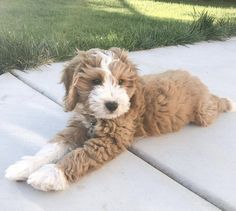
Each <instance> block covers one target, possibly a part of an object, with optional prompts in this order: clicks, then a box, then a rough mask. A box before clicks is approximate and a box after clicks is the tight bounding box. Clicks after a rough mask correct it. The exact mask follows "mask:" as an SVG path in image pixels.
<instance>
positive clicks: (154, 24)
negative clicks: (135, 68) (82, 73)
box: [0, 0, 236, 72]
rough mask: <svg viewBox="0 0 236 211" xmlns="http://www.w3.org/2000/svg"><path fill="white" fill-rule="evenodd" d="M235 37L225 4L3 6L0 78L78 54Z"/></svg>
mask: <svg viewBox="0 0 236 211" xmlns="http://www.w3.org/2000/svg"><path fill="white" fill-rule="evenodd" d="M235 34H236V2H235V1H229V0H182V1H181V0H172V1H171V0H159V1H151V0H129V1H128V0H50V1H48V0H37V1H34V0H1V1H0V72H1V71H2V72H3V71H8V70H10V69H12V68H18V69H24V68H28V67H32V66H36V65H39V64H42V63H47V62H50V61H59V60H65V59H68V58H70V57H72V56H73V55H74V53H75V49H76V48H79V49H89V48H95V47H98V48H109V47H112V46H118V47H123V48H126V49H129V50H139V49H148V48H154V47H160V46H168V45H176V44H187V43H192V42H197V41H202V40H209V39H222V38H225V37H229V36H232V35H235Z"/></svg>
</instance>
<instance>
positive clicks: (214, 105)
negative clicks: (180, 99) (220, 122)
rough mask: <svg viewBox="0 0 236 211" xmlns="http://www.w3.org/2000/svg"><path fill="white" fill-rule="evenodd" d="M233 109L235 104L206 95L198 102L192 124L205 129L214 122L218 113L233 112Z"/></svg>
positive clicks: (225, 99)
mask: <svg viewBox="0 0 236 211" xmlns="http://www.w3.org/2000/svg"><path fill="white" fill-rule="evenodd" d="M235 108H236V106H235V103H234V102H233V101H231V100H229V99H227V98H220V97H217V96H215V95H208V96H205V97H204V98H202V99H201V100H200V101H199V103H198V106H197V107H196V111H195V118H194V121H193V122H194V123H195V124H197V125H200V126H203V127H207V126H208V125H210V124H211V123H213V122H214V120H215V119H216V118H217V117H218V115H219V114H220V113H222V112H230V111H234V110H235Z"/></svg>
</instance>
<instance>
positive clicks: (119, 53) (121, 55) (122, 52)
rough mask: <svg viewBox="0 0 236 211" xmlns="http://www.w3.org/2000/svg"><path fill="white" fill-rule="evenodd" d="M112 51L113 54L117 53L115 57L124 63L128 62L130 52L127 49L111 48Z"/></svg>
mask: <svg viewBox="0 0 236 211" xmlns="http://www.w3.org/2000/svg"><path fill="white" fill-rule="evenodd" d="M109 50H110V51H112V52H113V53H115V55H116V56H117V57H118V58H119V59H120V60H121V61H122V62H124V63H127V62H128V52H127V51H126V50H125V49H122V48H116V47H113V48H110V49H109Z"/></svg>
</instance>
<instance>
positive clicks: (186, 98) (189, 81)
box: [58, 48, 231, 182]
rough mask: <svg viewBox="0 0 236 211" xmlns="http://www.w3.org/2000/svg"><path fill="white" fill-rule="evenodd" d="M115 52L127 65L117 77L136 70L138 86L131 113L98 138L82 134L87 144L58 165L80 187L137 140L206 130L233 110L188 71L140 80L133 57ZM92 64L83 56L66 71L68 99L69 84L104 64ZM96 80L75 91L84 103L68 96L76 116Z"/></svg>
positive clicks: (101, 127) (103, 126) (118, 67)
mask: <svg viewBox="0 0 236 211" xmlns="http://www.w3.org/2000/svg"><path fill="white" fill-rule="evenodd" d="M111 50H113V51H114V52H115V53H116V55H117V57H119V58H120V59H121V61H122V63H121V64H115V63H114V65H113V66H111V69H112V71H114V75H115V76H116V75H117V74H118V75H119V74H122V71H124V70H123V69H125V68H126V69H127V68H128V69H131V70H132V77H133V79H132V82H133V84H129V85H127V86H131V87H129V88H127V91H128V92H129V96H130V100H131V108H130V110H129V111H128V112H127V113H125V114H124V115H122V116H120V117H118V118H115V119H101V120H99V122H98V124H97V126H96V128H95V130H96V132H95V133H96V137H95V138H90V139H87V138H81V135H80V133H76V138H75V139H76V140H77V141H78V140H80V141H81V142H82V144H81V145H80V147H79V148H77V149H75V150H74V151H72V152H70V153H69V154H68V155H66V156H65V157H64V158H63V159H62V160H61V161H59V162H58V166H59V167H60V168H61V169H62V170H63V172H64V173H65V175H66V177H67V179H68V180H69V181H70V182H74V181H77V180H78V179H79V178H80V177H81V176H82V175H84V174H85V173H86V172H87V171H88V170H90V169H94V168H97V167H99V166H101V165H102V164H104V163H105V162H106V161H109V160H111V159H113V158H114V157H115V156H117V155H118V154H119V153H121V152H122V151H124V150H125V149H127V147H129V146H130V145H131V144H132V143H133V140H134V137H137V136H154V135H161V134H164V133H168V132H174V131H178V130H179V129H181V128H182V127H183V126H185V125H186V124H189V123H195V124H197V125H200V126H204V127H205V126H208V125H209V124H211V123H212V122H213V121H214V120H215V119H216V117H217V116H218V114H219V113H221V112H226V111H229V110H230V109H231V105H230V102H229V101H228V100H227V99H225V98H219V97H217V96H214V95H212V94H211V93H210V92H209V91H208V89H207V87H206V86H205V85H204V84H203V83H202V82H201V81H200V80H199V79H198V78H197V77H193V76H191V75H190V74H189V73H188V72H186V71H182V70H176V71H167V72H164V73H161V74H155V75H147V76H143V77H140V76H138V74H137V70H136V67H135V65H134V64H133V63H132V62H130V61H129V60H128V57H127V52H125V51H124V50H121V49H114V48H113V49H111ZM90 59H91V57H89V52H79V54H78V56H77V57H75V58H74V59H73V60H72V62H71V63H70V64H69V65H68V67H67V68H66V69H65V71H64V74H63V77H62V81H63V82H64V84H65V87H66V90H67V93H69V92H70V91H69V88H68V87H69V85H68V84H71V81H73V77H75V78H76V77H80V76H78V75H79V71H80V68H83V67H84V68H86V65H89V66H92V67H94V66H99V62H100V61H99V59H98V58H96V60H95V59H94V60H92V59H91V60H90ZM75 64H76V66H75ZM72 73H73V75H74V76H73V77H72V76H71V75H72ZM83 74H86V73H83ZM90 74H92V75H94V74H99V73H95V72H94V71H91V72H90V73H89V74H87V75H86V76H84V78H83V80H81V81H80V79H78V81H77V82H78V84H74V85H73V87H71V88H70V90H73V89H75V87H77V88H78V90H79V95H81V100H80V99H77V97H78V98H80V96H77V97H75V96H74V94H72V91H71V96H70V94H66V96H65V104H66V108H67V110H73V109H74V108H73V107H74V106H75V105H76V103H82V104H83V103H85V101H84V99H86V97H87V96H86V95H88V92H89V91H90V89H92V87H89V85H88V84H89V83H88V81H87V80H88V79H87V78H89V77H90ZM129 74H130V73H129ZM126 75H127V73H124V75H123V77H124V78H126V77H127V76H126ZM116 77H118V78H119V76H116ZM70 98H72V100H70ZM72 101H73V102H72ZM80 112H81V107H76V108H75V113H80ZM88 113H89V112H88ZM71 124H73V125H75V131H77V132H78V131H80V130H81V133H84V130H85V128H81V127H80V126H79V125H80V120H79V119H77V120H72V122H71ZM82 139H83V140H82ZM65 140H66V137H65Z"/></svg>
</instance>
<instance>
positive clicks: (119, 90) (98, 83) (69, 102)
mask: <svg viewBox="0 0 236 211" xmlns="http://www.w3.org/2000/svg"><path fill="white" fill-rule="evenodd" d="M137 79H138V76H137V71H136V67H135V65H134V64H133V63H132V62H131V61H129V59H128V56H127V52H126V51H124V50H122V49H119V48H111V49H109V50H101V49H91V50H88V51H78V55H77V56H76V57H75V58H74V59H72V61H71V62H70V63H69V64H68V66H67V67H66V68H65V70H64V72H63V76H62V82H63V83H64V85H65V88H66V95H65V98H64V102H65V109H66V111H72V110H73V109H74V108H75V106H76V104H77V103H82V104H84V106H86V108H87V109H88V111H89V112H91V114H92V115H94V116H95V117H96V118H102V119H113V118H116V117H119V116H121V115H122V114H124V113H126V112H127V111H128V110H129V108H130V103H131V98H132V96H133V95H134V93H135V89H136V85H137Z"/></svg>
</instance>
